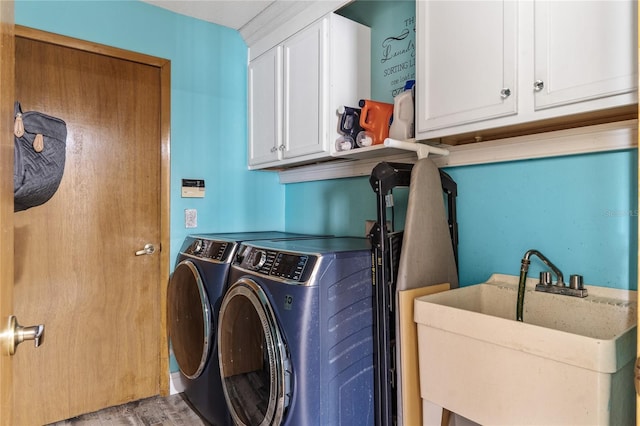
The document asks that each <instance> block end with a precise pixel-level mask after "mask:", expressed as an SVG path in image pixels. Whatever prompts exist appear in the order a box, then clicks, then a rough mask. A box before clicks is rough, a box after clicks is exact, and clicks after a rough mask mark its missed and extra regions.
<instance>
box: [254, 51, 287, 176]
mask: <svg viewBox="0 0 640 426" xmlns="http://www.w3.org/2000/svg"><path fill="white" fill-rule="evenodd" d="M248 78H249V99H248V103H249V113H248V117H249V164H250V165H251V164H261V163H268V162H272V161H277V160H278V157H279V153H278V150H279V147H280V146H281V145H282V137H281V122H282V48H281V47H280V46H277V47H275V48H273V49H271V50H269V51H268V52H266V53H264V54H263V55H262V56H260V57H259V58H257V59H255V60H253V61H251V63H250V64H249V70H248Z"/></svg>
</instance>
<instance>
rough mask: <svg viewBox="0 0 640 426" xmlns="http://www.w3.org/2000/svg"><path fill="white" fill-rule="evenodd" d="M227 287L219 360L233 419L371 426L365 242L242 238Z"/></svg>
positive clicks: (367, 253)
mask: <svg viewBox="0 0 640 426" xmlns="http://www.w3.org/2000/svg"><path fill="white" fill-rule="evenodd" d="M229 284H230V286H229V289H228V290H227V292H226V294H225V296H224V299H223V301H222V306H221V307H220V315H219V322H218V352H219V353H218V357H219V362H220V374H221V377H222V383H223V389H224V394H225V398H226V400H227V406H228V407H229V410H230V414H231V416H232V418H233V421H234V422H235V423H236V424H237V425H251V426H257V425H289V426H300V425H304V426H310V425H318V426H325V425H332V426H334V425H342V426H347V425H349V426H351V425H353V426H355V425H357V426H366V425H373V424H374V387H373V383H374V381H373V374H374V362H373V346H374V345H373V311H372V308H373V303H372V275H371V248H370V244H369V241H368V240H367V239H363V238H328V239H309V240H297V241H252V242H248V243H244V244H242V245H241V247H240V248H239V250H238V256H237V257H236V260H235V261H234V263H233V265H232V267H231V270H230V272H229Z"/></svg>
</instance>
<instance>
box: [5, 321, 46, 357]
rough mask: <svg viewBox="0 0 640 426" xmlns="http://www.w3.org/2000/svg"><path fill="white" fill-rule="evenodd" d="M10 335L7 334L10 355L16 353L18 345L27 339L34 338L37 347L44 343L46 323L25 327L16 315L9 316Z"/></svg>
mask: <svg viewBox="0 0 640 426" xmlns="http://www.w3.org/2000/svg"><path fill="white" fill-rule="evenodd" d="M8 333H9V336H7V344H8V352H9V355H13V354H15V353H16V347H17V346H18V345H19V344H20V343H22V342H24V341H25V340H33V343H34V344H35V347H36V348H37V347H39V346H40V345H41V344H43V343H44V324H38V325H34V326H31V327H23V326H21V325H20V324H18V320H17V319H16V317H15V316H13V315H10V316H9V330H8Z"/></svg>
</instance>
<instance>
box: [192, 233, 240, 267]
mask: <svg viewBox="0 0 640 426" xmlns="http://www.w3.org/2000/svg"><path fill="white" fill-rule="evenodd" d="M231 250H233V244H232V243H229V242H227V241H216V240H207V239H204V238H195V239H194V240H193V242H192V243H191V244H190V245H189V246H188V247H187V249H186V250H185V251H184V254H186V255H189V256H193V257H197V258H198V259H205V260H212V261H216V262H220V263H224V262H228V261H229V252H230V251H231Z"/></svg>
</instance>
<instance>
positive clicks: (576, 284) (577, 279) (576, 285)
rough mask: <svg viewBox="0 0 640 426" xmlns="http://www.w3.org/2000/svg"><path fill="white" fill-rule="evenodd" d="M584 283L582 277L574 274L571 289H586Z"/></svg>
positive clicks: (570, 281) (571, 279)
mask: <svg viewBox="0 0 640 426" xmlns="http://www.w3.org/2000/svg"><path fill="white" fill-rule="evenodd" d="M583 281H584V280H583V278H582V275H578V274H573V275H571V276H570V277H569V287H570V288H573V289H575V290H582V289H584V282H583Z"/></svg>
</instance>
